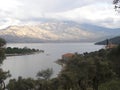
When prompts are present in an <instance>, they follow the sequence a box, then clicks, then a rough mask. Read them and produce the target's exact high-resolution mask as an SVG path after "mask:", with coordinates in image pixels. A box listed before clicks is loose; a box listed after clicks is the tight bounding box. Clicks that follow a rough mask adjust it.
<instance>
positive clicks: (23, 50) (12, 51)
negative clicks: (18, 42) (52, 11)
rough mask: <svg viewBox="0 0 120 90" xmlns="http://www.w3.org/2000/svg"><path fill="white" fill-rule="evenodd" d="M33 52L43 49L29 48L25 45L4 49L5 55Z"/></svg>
mask: <svg viewBox="0 0 120 90" xmlns="http://www.w3.org/2000/svg"><path fill="white" fill-rule="evenodd" d="M35 52H44V50H39V49H30V48H27V47H24V48H18V47H13V48H11V47H7V48H6V49H5V53H6V55H12V54H20V55H23V54H32V53H35Z"/></svg>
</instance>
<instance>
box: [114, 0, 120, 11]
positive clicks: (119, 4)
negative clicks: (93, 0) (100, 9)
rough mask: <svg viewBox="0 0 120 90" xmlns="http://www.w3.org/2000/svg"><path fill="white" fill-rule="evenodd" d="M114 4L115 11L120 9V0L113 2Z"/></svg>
mask: <svg viewBox="0 0 120 90" xmlns="http://www.w3.org/2000/svg"><path fill="white" fill-rule="evenodd" d="M113 4H115V9H116V10H118V9H120V0H113Z"/></svg>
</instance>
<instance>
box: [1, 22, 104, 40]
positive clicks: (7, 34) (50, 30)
mask: <svg viewBox="0 0 120 90" xmlns="http://www.w3.org/2000/svg"><path fill="white" fill-rule="evenodd" d="M92 28H93V27H92ZM105 36H106V34H105V33H103V32H100V31H99V32H98V31H95V30H94V31H93V30H88V28H87V29H86V27H84V28H83V27H81V25H80V24H78V23H73V22H66V21H52V22H50V21H49V22H47V21H46V22H41V23H39V24H37V25H24V26H10V27H7V28H6V29H3V30H0V37H2V38H5V39H6V41H7V42H56V41H57V42H62V41H81V42H82V41H95V40H98V39H100V38H103V37H105Z"/></svg>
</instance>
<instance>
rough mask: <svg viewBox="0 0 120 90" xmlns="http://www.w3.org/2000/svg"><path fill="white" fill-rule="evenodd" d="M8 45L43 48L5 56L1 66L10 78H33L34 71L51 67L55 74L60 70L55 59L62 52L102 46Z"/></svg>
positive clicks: (90, 44) (80, 44)
mask: <svg viewBox="0 0 120 90" xmlns="http://www.w3.org/2000/svg"><path fill="white" fill-rule="evenodd" d="M7 46H8V47H9V46H10V47H21V48H23V47H25V46H26V47H28V48H35V49H42V50H45V52H44V53H38V54H34V55H25V56H12V57H7V58H6V60H5V61H4V62H3V65H2V68H3V69H4V70H10V73H11V74H12V78H17V77H18V76H22V77H24V78H26V77H32V78H35V76H36V73H37V72H38V71H39V70H41V69H46V68H53V71H54V75H53V76H56V75H57V74H58V73H59V71H60V70H61V66H59V65H57V64H56V63H55V61H56V60H57V59H59V58H61V55H62V54H64V53H68V52H71V53H75V52H78V53H83V52H91V51H95V50H99V49H100V48H103V46H99V45H94V44H92V43H30V44H26V43H24V44H19V43H15V44H8V45H7Z"/></svg>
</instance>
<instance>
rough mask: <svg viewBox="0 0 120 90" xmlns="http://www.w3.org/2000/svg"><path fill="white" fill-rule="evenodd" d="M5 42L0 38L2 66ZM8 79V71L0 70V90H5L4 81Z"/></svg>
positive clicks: (0, 61) (0, 62)
mask: <svg viewBox="0 0 120 90" xmlns="http://www.w3.org/2000/svg"><path fill="white" fill-rule="evenodd" d="M5 44H6V41H5V40H4V39H2V38H0V65H1V64H2V62H3V60H4V59H5V47H4V45H5ZM7 77H10V74H9V71H8V72H5V71H3V69H1V68H0V90H1V89H2V90H3V89H5V83H4V80H5V79H6V78H7Z"/></svg>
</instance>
